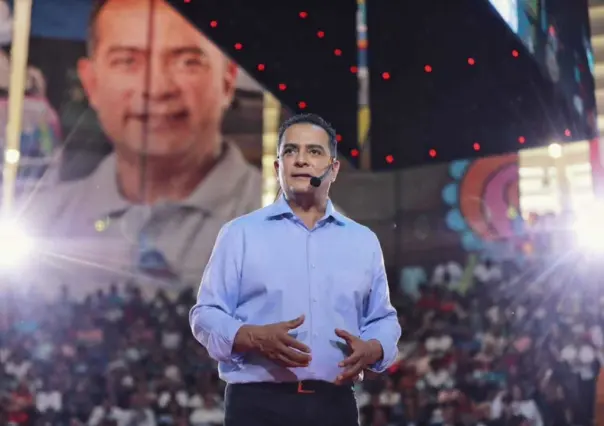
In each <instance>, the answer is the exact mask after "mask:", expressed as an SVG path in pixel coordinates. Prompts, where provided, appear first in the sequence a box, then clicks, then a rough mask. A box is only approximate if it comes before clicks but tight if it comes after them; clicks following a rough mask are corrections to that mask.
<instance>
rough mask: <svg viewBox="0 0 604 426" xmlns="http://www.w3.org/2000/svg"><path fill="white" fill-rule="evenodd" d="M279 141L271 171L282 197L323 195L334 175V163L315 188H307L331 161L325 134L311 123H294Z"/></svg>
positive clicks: (337, 165)
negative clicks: (317, 193)
mask: <svg viewBox="0 0 604 426" xmlns="http://www.w3.org/2000/svg"><path fill="white" fill-rule="evenodd" d="M280 142H281V144H280V146H279V160H278V161H275V170H276V171H277V174H278V176H279V183H280V184H281V188H283V190H284V191H285V192H286V194H288V195H293V194H296V193H307V192H312V191H325V192H327V191H328V190H329V186H330V185H331V183H332V182H333V181H334V180H335V178H336V176H337V175H338V170H339V168H340V163H339V162H338V161H334V162H333V168H332V171H331V173H330V174H329V175H328V176H327V177H326V178H325V179H323V182H322V183H321V186H320V187H319V188H314V187H312V186H311V185H310V179H311V177H313V176H317V177H319V176H321V175H322V174H323V173H324V172H325V171H326V170H327V167H329V164H330V163H331V161H332V156H331V153H330V151H329V135H328V134H327V132H326V131H325V130H324V129H323V128H321V127H319V126H315V125H313V124H308V123H301V124H294V125H293V126H291V127H289V128H288V129H287V130H286V131H285V133H284V134H283V138H282V139H281V141H280Z"/></svg>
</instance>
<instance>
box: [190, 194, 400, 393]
mask: <svg viewBox="0 0 604 426" xmlns="http://www.w3.org/2000/svg"><path fill="white" fill-rule="evenodd" d="M302 314H304V315H305V316H306V319H305V322H304V324H302V325H301V326H300V327H299V328H297V329H295V330H292V331H291V335H292V336H294V337H295V338H296V339H298V340H299V341H301V342H302V343H304V344H306V345H307V346H308V347H309V348H310V349H311V356H312V361H311V363H310V365H309V366H308V367H303V368H284V367H281V366H278V365H277V364H275V363H273V362H272V361H270V360H268V359H266V358H265V357H263V356H261V355H260V354H257V353H248V354H237V353H233V352H232V349H233V341H234V339H235V335H236V334H237V331H238V330H239V328H240V327H241V326H242V325H244V324H253V325H266V324H271V323H275V322H280V321H288V320H291V319H294V318H296V317H298V316H300V315H302ZM189 320H190V323H191V328H192V330H193V334H194V336H195V338H196V339H197V340H198V341H199V342H200V343H201V344H202V345H203V346H205V347H206V349H207V350H208V352H209V354H210V356H211V357H212V358H214V359H215V360H217V361H218V363H219V366H218V369H219V373H220V377H221V378H222V379H223V380H224V381H226V382H227V383H247V382H288V381H302V380H324V381H329V382H333V381H335V379H336V377H337V376H338V375H339V374H340V373H341V372H342V371H343V369H341V368H340V367H338V363H339V362H340V361H342V360H343V359H344V358H345V357H346V355H345V350H346V345H345V343H344V341H343V340H342V339H340V338H339V337H337V336H336V335H335V329H336V328H341V329H344V330H346V331H348V332H350V333H351V334H354V335H357V336H360V338H361V339H363V340H369V339H377V340H378V341H379V342H380V343H381V345H382V348H383V351H384V357H383V359H382V360H381V361H380V362H378V363H377V364H376V365H373V366H371V369H372V370H374V371H376V372H383V371H385V370H386V369H387V368H388V367H389V366H390V365H391V364H392V363H393V362H394V360H395V358H396V355H397V351H398V349H397V343H398V340H399V338H400V334H401V328H400V325H399V323H398V318H397V314H396V311H395V309H394V308H393V307H392V305H391V303H390V296H389V291H388V281H387V279H386V271H385V268H384V259H383V255H382V250H381V247H380V243H379V241H378V239H377V236H376V235H375V234H374V233H373V232H372V231H371V230H369V229H368V228H367V227H365V226H363V225H360V224H358V223H356V222H354V221H353V220H351V219H349V218H347V217H345V216H343V215H342V214H341V213H339V212H337V211H335V210H334V208H333V205H332V203H331V201H330V202H329V203H328V206H327V210H326V213H325V216H324V217H323V218H322V219H321V220H320V221H318V222H317V224H316V226H315V227H314V228H313V229H308V228H307V227H306V226H305V225H304V223H303V222H302V221H301V220H300V219H299V218H298V217H297V216H296V215H295V214H294V213H293V212H292V210H291V208H290V207H289V205H288V204H287V202H286V200H285V198H283V197H281V198H279V199H278V200H277V201H276V202H275V203H274V204H272V205H270V206H268V207H265V208H262V209H260V210H256V211H255V212H253V213H250V214H248V215H245V216H242V217H240V218H237V219H235V220H233V221H231V222H229V223H228V224H226V225H225V226H224V227H223V228H222V230H221V231H220V234H219V235H218V238H217V240H216V244H215V246H214V250H213V252H212V255H211V257H210V261H209V263H208V265H207V267H206V269H205V272H204V274H203V278H202V280H201V286H200V288H199V294H198V296H197V304H196V305H195V306H194V307H193V308H192V309H191V312H190V315H189Z"/></svg>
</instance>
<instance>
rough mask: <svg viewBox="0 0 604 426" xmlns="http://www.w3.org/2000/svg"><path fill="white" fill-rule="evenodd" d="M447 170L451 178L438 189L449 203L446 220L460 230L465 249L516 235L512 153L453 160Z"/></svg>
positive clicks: (515, 181) (515, 167)
mask: <svg viewBox="0 0 604 426" xmlns="http://www.w3.org/2000/svg"><path fill="white" fill-rule="evenodd" d="M449 174H450V176H451V178H453V179H454V182H451V183H450V184H448V185H447V186H445V187H444V188H443V191H442V197H443V200H444V201H445V203H446V204H447V205H449V206H450V207H451V209H450V210H449V212H448V213H447V216H446V223H447V226H448V227H449V229H451V230H453V231H455V232H457V233H459V234H460V237H461V243H462V245H463V247H464V248H465V249H466V250H469V251H473V250H483V249H485V248H486V246H488V245H489V244H492V243H494V242H496V241H501V240H503V239H508V238H510V237H512V236H514V235H518V233H519V232H520V231H521V228H522V218H521V216H520V214H519V211H520V202H519V193H518V156H517V155H516V154H513V155H505V156H498V157H492V158H481V159H478V160H474V161H470V160H461V161H454V162H452V163H451V165H450V167H449Z"/></svg>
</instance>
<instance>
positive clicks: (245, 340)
mask: <svg viewBox="0 0 604 426" xmlns="http://www.w3.org/2000/svg"><path fill="white" fill-rule="evenodd" d="M303 323H304V315H301V316H299V317H298V318H296V319H293V320H290V321H283V322H277V323H274V324H268V325H258V326H256V325H245V326H243V327H241V329H240V330H239V332H238V333H237V336H235V347H236V348H237V347H241V348H242V349H244V351H257V352H260V353H261V354H262V355H264V356H265V357H266V358H268V359H270V360H271V361H273V362H275V363H277V364H279V365H281V366H282V367H288V368H294V367H307V366H308V364H309V363H310V360H311V356H310V348H309V347H308V346H306V345H305V344H303V343H301V342H299V341H298V340H296V339H295V338H293V337H292V336H290V335H289V331H290V330H293V329H295V328H298V327H300V326H301V325H302V324H303Z"/></svg>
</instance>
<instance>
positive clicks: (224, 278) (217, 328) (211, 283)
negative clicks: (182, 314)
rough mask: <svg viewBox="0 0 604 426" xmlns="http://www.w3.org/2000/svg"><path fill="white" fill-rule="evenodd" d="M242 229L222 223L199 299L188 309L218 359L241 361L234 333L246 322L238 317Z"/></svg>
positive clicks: (196, 331) (194, 326) (197, 330)
mask: <svg viewBox="0 0 604 426" xmlns="http://www.w3.org/2000/svg"><path fill="white" fill-rule="evenodd" d="M243 247H244V241H243V233H242V231H241V229H239V228H238V227H237V224H236V222H230V223H227V224H226V225H224V226H223V227H222V229H221V230H220V233H219V234H218V237H217V239H216V243H215V245H214V250H213V251H212V255H211V256H210V260H209V262H208V264H207V266H206V268H205V271H204V273H203V277H202V279H201V284H200V286H199V292H198V294H197V303H196V304H195V306H193V308H192V309H191V311H190V312H189V323H190V325H191V330H192V331H193V335H194V336H195V338H196V339H197V340H198V341H199V342H200V343H201V344H202V345H203V346H204V347H205V348H206V349H207V351H208V353H209V354H210V356H211V357H212V358H213V359H215V360H216V361H220V362H227V363H233V364H239V363H240V362H241V360H242V357H241V356H240V355H237V354H233V343H234V340H235V335H236V334H237V332H238V331H239V329H240V328H241V326H242V325H243V323H242V322H241V321H239V320H237V319H236V318H235V309H236V308H237V303H238V298H239V285H240V279H241V265H242V261H243V255H244V252H243Z"/></svg>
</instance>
